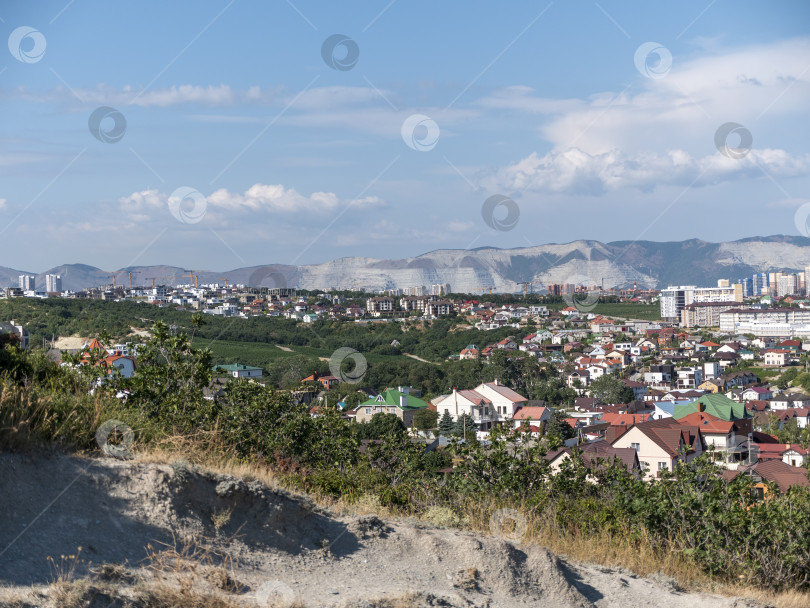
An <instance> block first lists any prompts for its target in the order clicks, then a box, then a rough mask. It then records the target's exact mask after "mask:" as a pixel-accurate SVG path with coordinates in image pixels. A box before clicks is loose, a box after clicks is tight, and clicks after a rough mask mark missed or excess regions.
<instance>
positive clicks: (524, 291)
mask: <svg viewBox="0 0 810 608" xmlns="http://www.w3.org/2000/svg"><path fill="white" fill-rule="evenodd" d="M542 284H543V283H542V282H541V281H527V282H525V283H518V285H523V297H524V298H525V297H526V294H528V293H529V285H542Z"/></svg>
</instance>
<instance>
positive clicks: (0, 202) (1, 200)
mask: <svg viewBox="0 0 810 608" xmlns="http://www.w3.org/2000/svg"><path fill="white" fill-rule="evenodd" d="M7 204H8V200H6V199H4V198H0V211H3V210H5V208H6V205H7Z"/></svg>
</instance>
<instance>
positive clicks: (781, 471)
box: [727, 460, 810, 492]
mask: <svg viewBox="0 0 810 608" xmlns="http://www.w3.org/2000/svg"><path fill="white" fill-rule="evenodd" d="M727 474H728V477H730V478H733V477H735V476H736V475H741V474H745V475H749V476H751V478H752V479H753V480H754V481H757V482H759V481H769V482H772V483H775V484H776V485H777V486H778V487H779V490H780V491H782V492H787V491H788V489H790V487H791V486H804V487H808V486H810V480H808V478H807V470H806V469H804V468H801V467H794V466H791V465H789V464H785V463H784V462H783V461H781V460H764V461H760V462H757V463H756V464H753V465H751V466H749V467H740V468H739V469H737V471H728V472H727Z"/></svg>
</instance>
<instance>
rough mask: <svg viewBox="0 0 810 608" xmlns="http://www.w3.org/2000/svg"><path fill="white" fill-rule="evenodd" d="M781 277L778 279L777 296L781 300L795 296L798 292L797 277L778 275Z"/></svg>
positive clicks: (793, 275)
mask: <svg viewBox="0 0 810 608" xmlns="http://www.w3.org/2000/svg"><path fill="white" fill-rule="evenodd" d="M778 274H779V277H778V278H777V279H776V296H777V297H779V298H781V297H783V296H790V295H794V294H795V293H796V292H797V289H796V287H797V285H796V275H795V274H785V273H782V272H780V273H778Z"/></svg>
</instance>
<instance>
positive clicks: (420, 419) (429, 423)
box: [413, 408, 439, 431]
mask: <svg viewBox="0 0 810 608" xmlns="http://www.w3.org/2000/svg"><path fill="white" fill-rule="evenodd" d="M438 421H439V412H435V411H433V410H431V409H428V408H424V409H421V410H419V411H417V412H414V415H413V426H414V427H415V428H416V429H417V430H419V431H429V430H431V429H435V428H436V423H437V422H438Z"/></svg>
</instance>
